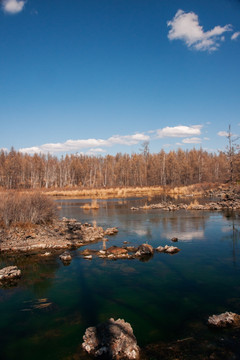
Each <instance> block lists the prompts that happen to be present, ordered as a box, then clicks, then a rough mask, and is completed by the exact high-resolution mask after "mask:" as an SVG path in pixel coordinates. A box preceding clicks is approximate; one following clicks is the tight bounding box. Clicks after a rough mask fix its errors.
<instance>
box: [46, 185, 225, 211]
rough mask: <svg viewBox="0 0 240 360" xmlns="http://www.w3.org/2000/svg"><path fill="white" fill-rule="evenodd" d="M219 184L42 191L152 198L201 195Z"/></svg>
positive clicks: (60, 194)
mask: <svg viewBox="0 0 240 360" xmlns="http://www.w3.org/2000/svg"><path fill="white" fill-rule="evenodd" d="M217 186H219V184H212V183H201V184H194V185H188V186H175V187H171V186H143V187H140V186H139V187H124V188H119V187H117V188H107V189H106V188H104V189H76V190H72V189H71V190H62V189H58V190H52V191H46V192H44V193H45V194H46V195H50V196H54V197H64V198H66V197H69V198H73V197H74V198H78V199H85V198H91V199H110V198H118V199H119V198H128V197H143V196H147V197H149V198H152V197H154V196H158V195H162V194H169V195H171V196H179V195H182V196H186V195H193V196H202V195H203V193H204V191H205V190H208V189H213V188H216V187H217ZM87 208H88V209H91V206H90V205H89V204H88V206H87V205H86V209H87Z"/></svg>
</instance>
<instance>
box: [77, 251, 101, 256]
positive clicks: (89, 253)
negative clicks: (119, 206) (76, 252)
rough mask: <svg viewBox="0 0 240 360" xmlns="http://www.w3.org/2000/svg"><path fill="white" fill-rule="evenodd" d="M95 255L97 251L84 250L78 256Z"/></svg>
mask: <svg viewBox="0 0 240 360" xmlns="http://www.w3.org/2000/svg"><path fill="white" fill-rule="evenodd" d="M97 253H98V251H97V250H92V249H84V250H83V251H80V254H81V255H83V256H89V255H95V254H97Z"/></svg>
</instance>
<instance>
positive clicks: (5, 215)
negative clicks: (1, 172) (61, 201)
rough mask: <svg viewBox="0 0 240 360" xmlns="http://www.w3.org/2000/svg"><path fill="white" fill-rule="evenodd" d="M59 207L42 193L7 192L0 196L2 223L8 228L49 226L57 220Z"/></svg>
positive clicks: (0, 219) (0, 218)
mask: <svg viewBox="0 0 240 360" xmlns="http://www.w3.org/2000/svg"><path fill="white" fill-rule="evenodd" d="M56 215H57V207H56V205H55V203H54V201H53V200H52V199H51V198H48V197H47V196H45V195H43V194H41V193H19V192H7V193H3V194H0V222H1V223H3V224H4V225H6V226H11V225H14V224H17V223H21V224H27V223H31V224H47V223H50V222H52V221H53V220H54V218H56Z"/></svg>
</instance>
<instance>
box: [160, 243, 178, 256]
mask: <svg viewBox="0 0 240 360" xmlns="http://www.w3.org/2000/svg"><path fill="white" fill-rule="evenodd" d="M156 251H158V252H163V253H166V254H176V253H178V252H179V251H180V249H179V248H177V247H175V246H168V245H165V246H158V247H157V248H156Z"/></svg>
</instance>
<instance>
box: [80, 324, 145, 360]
mask: <svg viewBox="0 0 240 360" xmlns="http://www.w3.org/2000/svg"><path fill="white" fill-rule="evenodd" d="M82 347H83V349H84V350H85V351H87V352H88V353H89V354H91V355H93V356H95V357H101V356H104V358H107V359H114V360H120V359H132V360H134V359H138V358H139V347H138V345H137V340H136V338H135V336H134V334H133V329H132V327H131V325H130V324H129V323H127V322H125V321H124V320H122V319H118V320H114V319H113V318H111V319H109V320H108V321H106V322H104V323H101V324H98V325H97V326H94V327H89V328H87V329H86V332H85V334H84V336H83V343H82Z"/></svg>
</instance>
